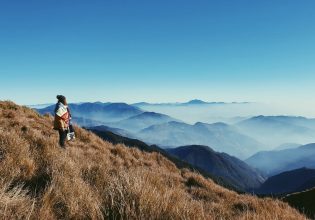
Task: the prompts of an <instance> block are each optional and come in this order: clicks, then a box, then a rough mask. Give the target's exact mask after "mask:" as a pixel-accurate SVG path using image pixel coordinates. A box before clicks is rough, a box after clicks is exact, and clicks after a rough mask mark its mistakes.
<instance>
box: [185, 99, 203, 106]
mask: <svg viewBox="0 0 315 220" xmlns="http://www.w3.org/2000/svg"><path fill="white" fill-rule="evenodd" d="M206 103H207V102H205V101H202V100H200V99H193V100H190V101H189V102H186V104H193V105H195V104H206Z"/></svg>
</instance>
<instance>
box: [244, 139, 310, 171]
mask: <svg viewBox="0 0 315 220" xmlns="http://www.w3.org/2000/svg"><path fill="white" fill-rule="evenodd" d="M314 157H315V144H307V145H303V146H300V147H298V148H293V149H286V150H279V151H263V152H259V153H257V154H254V155H253V156H251V157H250V158H248V159H246V160H245V162H246V163H248V164H249V165H250V166H252V167H255V168H257V169H259V170H261V171H263V172H264V173H265V174H266V175H268V176H273V175H276V174H278V173H281V172H284V171H288V170H294V169H298V168H301V167H308V168H315V160H314Z"/></svg>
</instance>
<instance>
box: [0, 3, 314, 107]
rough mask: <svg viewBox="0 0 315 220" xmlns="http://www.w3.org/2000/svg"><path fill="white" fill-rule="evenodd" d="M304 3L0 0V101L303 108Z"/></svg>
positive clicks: (308, 12) (307, 95) (309, 60)
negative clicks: (197, 101)
mask: <svg viewBox="0 0 315 220" xmlns="http://www.w3.org/2000/svg"><path fill="white" fill-rule="evenodd" d="M314 12H315V1H313V0H300V1H297V0H276V1H275V0H230V1H226V0H217V1H211V0H204V1H202V0H191V1H187V0H142V1H139V0H132V1H127V0H125V1H122V0H103V1H101V0H99V1H95V0H85V1H83V0H20V1H17V0H1V1H0V75H1V79H0V99H10V100H13V101H15V102H17V103H20V104H35V103H51V102H55V96H56V94H65V95H66V96H67V97H68V99H69V100H71V101H73V102H78V101H97V100H100V101H125V102H137V101H149V102H164V101H165V102H169V101H184V100H189V99H192V98H200V99H204V100H208V101H258V102H260V101H262V102H269V101H270V102H289V103H296V102H300V103H306V102H308V103H313V104H314V107H315V101H314V98H313V96H314V94H315V89H314V88H315V87H314V83H315V13H314Z"/></svg>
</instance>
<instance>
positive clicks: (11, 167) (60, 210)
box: [0, 102, 305, 219]
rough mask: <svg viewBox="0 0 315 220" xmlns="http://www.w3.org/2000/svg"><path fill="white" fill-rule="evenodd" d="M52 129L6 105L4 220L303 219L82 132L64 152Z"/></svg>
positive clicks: (2, 111)
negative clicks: (28, 219)
mask: <svg viewBox="0 0 315 220" xmlns="http://www.w3.org/2000/svg"><path fill="white" fill-rule="evenodd" d="M51 125H52V118H51V117H49V116H46V117H43V116H40V115H39V114H38V113H36V112H35V111H32V110H30V109H28V108H26V107H19V106H17V105H15V104H13V103H11V102H0V131H1V132H0V152H1V153H0V155H1V157H0V164H1V166H0V179H1V181H0V192H1V193H0V218H1V219H27V218H30V219H162V218H163V219H232V218H233V219H271V218H276V219H305V217H304V216H303V215H301V214H299V213H298V212H297V211H296V210H294V209H292V208H290V207H289V206H288V205H286V204H284V203H282V202H280V201H277V200H272V199H268V198H266V199H259V198H257V197H253V196H249V195H239V194H237V193H235V192H233V191H229V190H227V189H224V188H222V187H220V186H218V185H216V184H215V183H214V182H213V181H211V180H209V179H205V178H203V177H202V176H200V175H198V174H196V173H193V172H190V171H189V170H187V169H178V168H177V167H176V166H175V165H174V164H173V163H172V162H170V161H169V160H167V159H166V158H165V157H163V156H161V155H160V154H158V153H146V152H142V151H140V150H138V149H135V148H126V147H125V146H124V145H116V146H115V145H113V144H110V143H108V142H104V141H103V140H101V139H100V138H98V137H97V136H96V135H95V134H93V133H91V132H88V131H85V130H84V129H81V128H79V127H76V133H77V139H76V140H75V141H73V142H69V143H67V149H66V150H64V149H61V148H60V147H59V146H58V145H57V142H58V137H57V134H56V132H55V131H54V130H52V129H51V127H52V126H51ZM156 204H158V206H157V205H156Z"/></svg>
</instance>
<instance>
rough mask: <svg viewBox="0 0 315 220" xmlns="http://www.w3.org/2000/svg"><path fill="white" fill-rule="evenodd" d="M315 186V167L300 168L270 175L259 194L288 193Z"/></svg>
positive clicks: (257, 191) (256, 191) (258, 191)
mask: <svg viewBox="0 0 315 220" xmlns="http://www.w3.org/2000/svg"><path fill="white" fill-rule="evenodd" d="M313 187H315V169H309V168H305V167H303V168H299V169H296V170H290V171H286V172H283V173H280V174H277V175H275V176H272V177H269V178H268V179H267V180H266V182H264V183H263V184H262V185H261V186H260V187H259V189H256V190H255V193H258V194H266V195H267V194H273V195H279V194H282V195H283V194H288V193H293V192H300V191H303V190H306V189H310V188H313Z"/></svg>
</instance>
